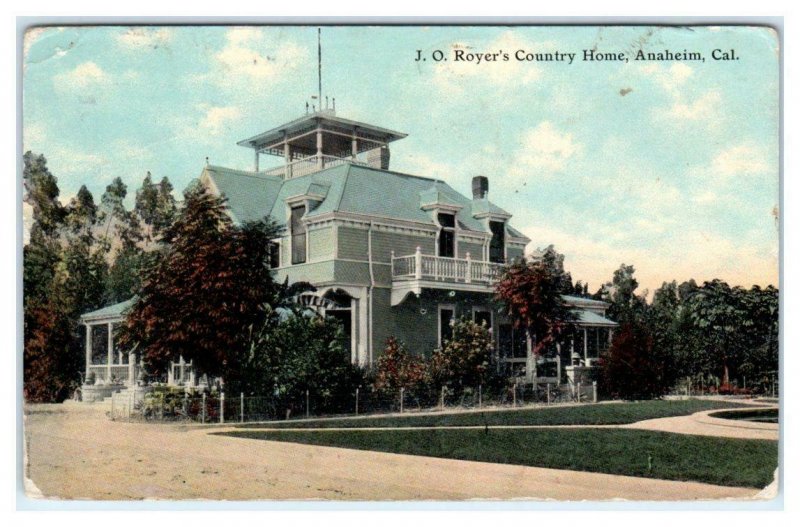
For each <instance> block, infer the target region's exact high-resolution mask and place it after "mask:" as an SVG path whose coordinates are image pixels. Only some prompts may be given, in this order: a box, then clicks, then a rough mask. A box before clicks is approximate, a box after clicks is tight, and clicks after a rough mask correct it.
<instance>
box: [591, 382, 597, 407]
mask: <svg viewBox="0 0 800 527" xmlns="http://www.w3.org/2000/svg"><path fill="white" fill-rule="evenodd" d="M592 402H593V403H596V402H597V381H592Z"/></svg>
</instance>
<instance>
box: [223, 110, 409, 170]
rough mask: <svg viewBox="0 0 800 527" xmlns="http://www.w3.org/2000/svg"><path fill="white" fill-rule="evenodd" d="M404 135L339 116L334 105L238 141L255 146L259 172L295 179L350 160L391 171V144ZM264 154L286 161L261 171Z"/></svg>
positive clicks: (256, 164) (250, 146)
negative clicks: (262, 155) (260, 161)
mask: <svg viewBox="0 0 800 527" xmlns="http://www.w3.org/2000/svg"><path fill="white" fill-rule="evenodd" d="M404 137H406V134H404V133H401V132H395V131H393V130H388V129H386V128H381V127H380V126H374V125H371V124H367V123H361V122H358V121H351V120H350V119H344V118H342V117H338V116H337V115H336V110H335V109H334V108H326V109H324V110H319V111H312V112H311V113H307V114H306V115H305V116H303V117H301V118H299V119H295V120H294V121H291V122H288V123H286V124H283V125H281V126H278V127H276V128H273V129H271V130H267V131H266V132H263V133H261V134H258V135H255V136H253V137H250V138H248V139H244V140H242V141H239V142H238V143H237V144H238V145H240V146H244V147H247V148H252V149H253V151H254V153H255V168H254V170H255V171H256V172H260V173H262V174H267V175H274V176H280V177H283V178H284V179H291V178H293V177H299V176H303V175H306V174H311V173H313V172H318V171H320V170H324V169H325V168H330V167H333V166H336V165H341V164H343V163H346V162H349V163H355V164H359V165H365V166H370V167H373V168H380V169H383V170H387V169H388V168H389V143H391V142H392V141H396V140H398V139H402V138H404ZM261 154H267V155H271V156H277V157H281V158H283V159H282V163H281V164H280V165H278V166H276V167H274V168H270V169H267V170H260V167H259V160H260V156H261Z"/></svg>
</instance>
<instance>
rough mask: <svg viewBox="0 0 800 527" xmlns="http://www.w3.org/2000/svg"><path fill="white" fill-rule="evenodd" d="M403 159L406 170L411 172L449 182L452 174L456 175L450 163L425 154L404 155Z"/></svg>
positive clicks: (451, 179)
mask: <svg viewBox="0 0 800 527" xmlns="http://www.w3.org/2000/svg"><path fill="white" fill-rule="evenodd" d="M405 161H407V164H408V166H409V168H408V172H409V173H411V174H419V175H420V176H425V177H433V178H438V179H442V180H445V181H450V182H453V179H454V177H453V176H454V175H458V173H457V171H456V169H455V168H454V167H453V166H452V165H451V164H449V163H444V162H441V161H438V160H436V159H433V158H432V157H430V156H427V155H425V154H410V155H408V156H406V160H405Z"/></svg>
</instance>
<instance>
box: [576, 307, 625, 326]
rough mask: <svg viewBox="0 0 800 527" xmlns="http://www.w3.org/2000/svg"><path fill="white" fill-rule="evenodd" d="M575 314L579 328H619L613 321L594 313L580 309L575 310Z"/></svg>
mask: <svg viewBox="0 0 800 527" xmlns="http://www.w3.org/2000/svg"><path fill="white" fill-rule="evenodd" d="M575 314H576V315H577V316H578V321H577V322H578V325H579V326H606V327H614V326H617V323H616V322H614V321H613V320H609V319H607V318H606V317H604V316H602V315H599V314H597V313H595V312H593V311H587V310H586V309H578V310H575Z"/></svg>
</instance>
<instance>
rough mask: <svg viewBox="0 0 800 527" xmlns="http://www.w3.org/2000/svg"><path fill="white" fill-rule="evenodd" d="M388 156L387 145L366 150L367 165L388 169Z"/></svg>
mask: <svg viewBox="0 0 800 527" xmlns="http://www.w3.org/2000/svg"><path fill="white" fill-rule="evenodd" d="M389 158H390V154H389V147H388V146H386V145H383V146H381V147H379V148H373V149H372V150H368V151H367V165H369V166H371V167H372V168H380V169H382V170H389Z"/></svg>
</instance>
